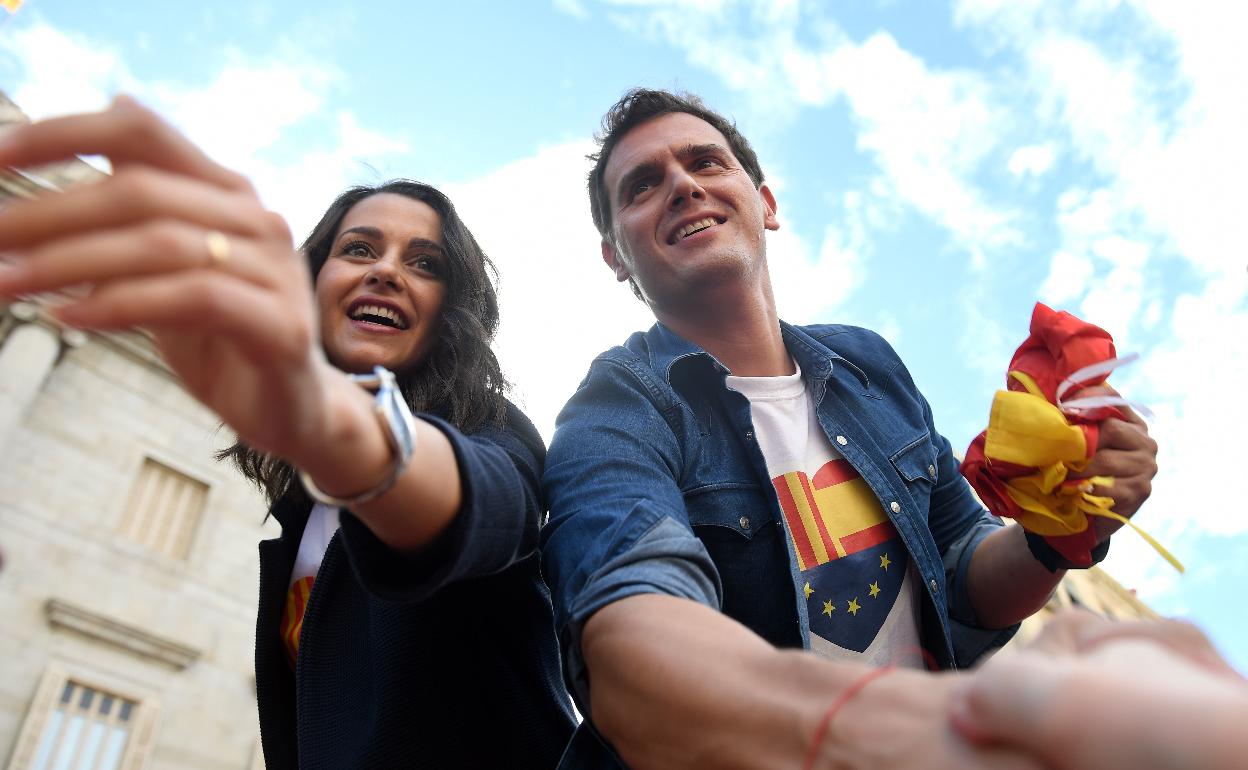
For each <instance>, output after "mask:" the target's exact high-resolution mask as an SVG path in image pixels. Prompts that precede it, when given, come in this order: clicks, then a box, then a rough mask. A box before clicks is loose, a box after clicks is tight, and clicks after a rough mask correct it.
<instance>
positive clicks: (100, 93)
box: [10, 23, 407, 239]
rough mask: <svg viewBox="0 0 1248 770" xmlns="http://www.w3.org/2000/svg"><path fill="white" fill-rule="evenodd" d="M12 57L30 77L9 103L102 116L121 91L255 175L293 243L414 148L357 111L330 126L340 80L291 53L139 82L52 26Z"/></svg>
mask: <svg viewBox="0 0 1248 770" xmlns="http://www.w3.org/2000/svg"><path fill="white" fill-rule="evenodd" d="M279 47H280V46H279ZM10 50H11V51H12V53H13V54H14V55H15V57H16V60H17V62H18V63H19V65H20V66H21V69H22V70H23V75H24V76H23V78H22V79H21V80H20V81H19V82H18V83H17V84H16V86H15V87H14V89H13V92H12V94H11V96H12V98H13V100H14V101H15V102H16V103H17V104H18V106H20V107H21V108H22V109H23V110H24V111H26V112H27V114H29V115H31V117H32V118H35V119H38V118H41V117H46V116H49V115H55V114H64V113H69V112H82V111H86V110H94V109H99V108H101V107H103V106H105V105H106V104H107V103H108V101H109V100H110V99H111V98H112V96H113V94H114V93H116V92H118V91H126V92H129V93H131V94H133V95H134V96H135V97H136V98H138V99H139V100H141V101H143V102H145V103H146V104H147V105H149V106H150V107H152V108H153V109H155V110H156V111H157V112H159V113H161V114H162V115H163V116H164V117H165V118H166V119H168V120H169V121H170V122H171V123H173V124H174V125H176V126H178V127H179V128H180V129H181V130H182V131H183V132H185V133H186V134H187V136H188V137H189V138H190V139H191V140H192V141H194V142H195V143H196V144H198V145H199V146H200V147H202V148H203V149H204V151H205V152H207V153H208V154H209V155H210V156H211V157H212V158H213V159H214V160H216V161H217V162H219V163H222V164H223V165H225V166H228V167H230V168H233V169H235V170H237V171H239V172H241V173H244V174H246V175H247V176H248V177H250V178H251V180H252V182H253V184H254V185H255V186H256V189H257V190H258V191H259V192H260V195H261V197H262V198H263V199H264V201H265V204H266V205H268V206H269V207H270V208H273V209H274V210H276V211H278V212H279V213H281V214H282V215H284V216H285V217H286V218H287V220H288V221H289V222H290V224H291V229H292V231H293V232H294V233H295V237H296V239H298V238H300V237H301V236H302V235H303V234H304V233H306V232H308V231H309V230H310V229H311V226H312V224H313V223H315V221H316V220H317V219H318V218H319V216H320V213H321V212H322V211H323V210H324V209H325V207H326V206H327V205H328V203H329V202H330V201H331V200H332V199H333V198H334V196H336V195H337V194H338V193H339V192H341V191H342V189H343V188H345V187H346V186H348V185H350V184H354V183H357V182H359V181H361V178H362V177H364V176H366V175H367V171H368V170H371V168H373V167H374V166H380V165H383V164H382V163H381V160H382V159H385V158H388V157H392V156H395V155H401V154H402V153H403V152H405V151H406V150H407V144H406V142H405V141H403V140H401V139H400V138H397V137H391V136H386V135H383V134H380V133H378V132H375V131H373V130H371V129H368V128H367V127H365V126H362V125H361V124H360V122H359V120H358V119H357V118H356V117H355V116H354V115H353V114H352V113H350V112H345V111H338V112H336V113H331V114H333V115H334V119H333V121H332V122H329V125H328V126H327V125H325V123H326V122H327V121H325V119H324V113H325V111H326V109H327V101H328V95H329V92H330V91H331V90H332V87H333V86H334V84H335V83H336V82H338V80H339V79H340V78H339V74H338V73H337V71H336V70H335V69H334V68H333V67H332V66H330V65H327V64H325V63H322V62H320V61H317V60H315V59H313V58H312V57H311V56H310V55H308V54H306V53H303V52H300V51H299V50H296V49H292V48H289V47H287V48H285V49H284V50H283V51H282V53H281V54H280V55H278V56H273V57H266V58H263V59H254V58H249V57H248V56H246V55H244V54H243V53H241V52H239V51H237V50H226V51H223V52H222V57H223V58H224V60H225V64H224V65H222V66H221V67H220V68H219V69H218V70H217V71H216V72H215V73H214V72H210V73H208V75H209V77H208V79H207V80H206V81H204V82H203V83H202V84H201V83H195V84H191V83H184V82H174V81H168V80H164V81H162V80H147V81H139V80H136V79H135V78H134V77H133V76H132V75H131V73H130V70H129V67H128V66H127V64H126V61H125V59H124V58H123V57H122V55H121V54H120V53H119V52H117V51H115V50H112V49H110V48H108V47H106V46H103V45H100V44H99V43H98V42H97V41H94V40H91V39H88V38H85V37H83V36H80V35H70V34H67V33H65V32H62V31H60V30H58V29H56V28H54V27H51V26H49V25H47V24H45V23H36V24H33V25H31V26H29V27H25V28H18V29H17V31H16V32H15V35H14V40H13V44H12V46H11V49H10ZM308 169H315V173H314V174H309V173H308ZM367 181H378V180H375V179H369V180H367Z"/></svg>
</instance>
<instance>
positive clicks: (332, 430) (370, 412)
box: [289, 364, 395, 498]
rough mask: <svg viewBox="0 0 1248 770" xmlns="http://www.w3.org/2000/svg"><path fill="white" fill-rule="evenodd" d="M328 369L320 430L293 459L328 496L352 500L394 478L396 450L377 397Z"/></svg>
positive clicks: (343, 375)
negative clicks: (390, 438)
mask: <svg viewBox="0 0 1248 770" xmlns="http://www.w3.org/2000/svg"><path fill="white" fill-rule="evenodd" d="M326 367H327V368H328V369H329V371H328V372H325V373H324V374H323V375H322V376H323V377H324V379H323V385H322V392H323V393H324V398H323V399H322V408H321V413H320V414H319V415H317V417H318V419H316V420H315V422H316V429H315V430H314V431H311V432H309V434H307V435H305V437H304V439H303V441H302V442H301V446H300V447H297V448H296V452H295V453H292V456H291V457H290V458H289V459H290V461H291V463H292V464H293V465H294V466H295V467H296V468H298V469H299V470H301V471H303V472H304V473H306V474H307V476H308V477H309V478H310V479H311V481H312V482H313V483H314V484H315V485H316V486H317V488H318V489H320V490H321V491H322V492H324V493H325V494H327V495H330V496H332V497H338V498H351V497H355V496H357V495H359V494H361V493H364V492H367V491H369V490H372V489H376V488H377V487H379V486H380V485H382V484H384V483H385V482H386V481H387V480H388V479H389V478H390V477H391V475H392V474H393V470H394V461H395V450H394V449H393V448H392V446H391V443H390V440H389V439H388V438H387V437H386V433H385V428H384V427H383V426H382V424H381V421H380V420H379V419H378V417H377V411H376V408H375V405H374V399H373V394H371V393H370V392H368V391H367V390H365V389H364V388H362V387H360V386H359V385H358V384H356V383H355V382H352V381H351V380H350V379H349V378H348V377H347V376H346V375H345V374H343V373H342V372H340V371H338V370H337V369H334V368H333V367H330V366H329V365H328V364H327V365H326Z"/></svg>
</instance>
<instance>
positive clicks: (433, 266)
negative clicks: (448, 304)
mask: <svg viewBox="0 0 1248 770" xmlns="http://www.w3.org/2000/svg"><path fill="white" fill-rule="evenodd" d="M448 274H449V263H448V260H447V256H446V252H445V250H444V244H443V243H442V217H441V216H439V215H438V213H437V212H436V211H434V210H433V209H432V208H431V207H430V206H429V205H428V204H426V203H423V202H421V201H418V200H413V199H412V198H408V197H407V196H405V195H398V194H395V193H377V194H375V195H370V196H369V197H367V198H365V199H363V200H361V201H360V202H359V203H356V204H355V205H354V206H352V207H351V209H350V210H349V211H347V215H346V216H345V217H343V220H342V224H340V225H339V226H338V232H337V234H336V235H335V236H334V242H333V244H332V245H331V247H330V250H329V258H328V259H327V260H326V261H325V265H324V266H323V267H322V268H321V272H320V274H319V275H318V276H317V278H316V306H317V311H318V312H319V313H320V324H321V341H322V344H323V345H324V346H325V354H326V356H327V357H328V358H329V361H330V363H332V364H334V365H335V366H337V367H338V368H339V369H342V370H343V371H346V372H352V373H356V374H360V373H364V372H369V371H372V368H373V367H374V366H376V365H377V364H381V365H382V366H384V367H386V368H387V369H390V370H391V371H396V372H397V371H402V370H405V369H410V368H413V367H414V366H416V365H418V364H419V363H420V362H421V361H423V360H424V358H425V356H427V355H428V353H429V350H430V349H431V348H432V347H433V343H434V339H435V335H436V334H437V330H438V326H439V321H440V318H441V314H442V302H443V300H444V299H445V298H446V277H447V275H448Z"/></svg>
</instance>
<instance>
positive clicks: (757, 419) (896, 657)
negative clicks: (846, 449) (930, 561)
mask: <svg viewBox="0 0 1248 770" xmlns="http://www.w3.org/2000/svg"><path fill="white" fill-rule="evenodd" d="M794 366H795V367H796V364H794ZM727 385H728V387H729V388H731V389H732V390H735V391H737V392H739V393H741V394H742V395H744V396H745V397H746V398H748V399H749V401H750V412H751V419H752V420H753V423H754V435H755V436H756V437H757V439H758V443H759V447H760V448H761V449H762V452H763V458H764V459H765V460H766V461H767V472H768V475H770V476H771V482H772V484H773V485H774V487H775V489H776V495H777V497H778V498H779V499H780V507H781V510H782V511H783V513H784V524H785V529H786V531H787V532H788V533H789V537H790V539H791V540H792V543H793V549H794V552H795V553H796V554H797V559H798V566H799V568H800V577H799V578H798V586H797V589H798V591H799V593H802V594H805V597H806V606H807V609H808V610H809V615H810V644H811V648H812V649H813V650H814V651H815V652H817V653H818V654H820V655H823V656H825V657H828V658H832V659H835V660H842V661H853V662H856V663H865V664H868V665H877V666H882V665H888V664H897V665H901V666H910V667H915V668H921V667H922V666H923V657H922V653H921V652H920V642H919V596H918V587H919V582H918V580H917V578H916V577H915V575H914V574H913V572H914V570H913V567H912V566H911V562H910V556H909V552H908V551H907V550H906V548H905V546H904V545H903V544H902V541H901V537H900V535H898V534H897V529H896V527H894V526H893V523H892V522H891V521H890V520H889V519H888V516H887V514H885V512H884V510H883V508H881V507H880V503H879V500H877V499H876V497H875V495H874V493H872V491H871V488H870V487H868V486H867V483H866V482H865V481H863V479H862V478H861V477H859V475H858V472H857V471H855V470H854V468H853V467H852V466H851V465H850V464H849V462H848V461H847V460H845V459H844V458H843V457H842V456H841V454H840V453H839V452H838V451H836V449H835V447H833V445H832V442H831V441H829V440H828V437H827V434H825V433H824V431H823V428H822V426H820V424H819V418H818V415H817V414H816V413H815V405H814V401H813V399H811V398H810V392H809V390H808V389H807V387H806V384H805V382H803V381H802V373H801V370H800V369H798V370H797V372H796V373H795V374H792V375H789V376H785V377H734V376H729V377H728V378H727Z"/></svg>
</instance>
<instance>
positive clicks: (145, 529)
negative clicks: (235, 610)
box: [119, 457, 208, 559]
mask: <svg viewBox="0 0 1248 770" xmlns="http://www.w3.org/2000/svg"><path fill="white" fill-rule="evenodd" d="M207 496H208V485H207V484H205V483H203V482H202V481H198V480H196V479H193V478H191V477H190V476H187V475H186V474H184V473H179V472H178V471H175V470H174V469H173V468H170V467H169V466H167V465H164V464H162V463H158V462H156V461H155V460H153V459H151V458H150V457H148V458H144V460H143V467H142V468H141V469H140V470H139V477H138V478H137V479H136V480H135V482H134V488H133V489H131V490H130V498H129V500H127V502H126V510H125V512H124V513H123V514H122V517H121V524H120V527H119V529H120V531H121V534H122V535H124V536H125V537H127V538H129V539H131V540H134V541H135V542H138V543H142V544H143V545H145V546H147V547H148V548H151V549H152V550H155V551H159V552H160V553H163V554H165V555H167V556H172V557H174V558H176V559H185V558H186V555H187V553H189V552H190V550H191V540H192V538H193V537H194V535H195V530H196V528H197V527H198V525H199V517H200V514H201V513H203V510H204V500H205V499H206V498H207Z"/></svg>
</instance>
